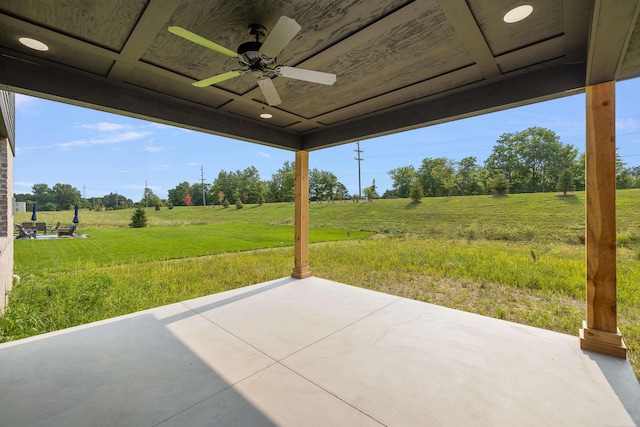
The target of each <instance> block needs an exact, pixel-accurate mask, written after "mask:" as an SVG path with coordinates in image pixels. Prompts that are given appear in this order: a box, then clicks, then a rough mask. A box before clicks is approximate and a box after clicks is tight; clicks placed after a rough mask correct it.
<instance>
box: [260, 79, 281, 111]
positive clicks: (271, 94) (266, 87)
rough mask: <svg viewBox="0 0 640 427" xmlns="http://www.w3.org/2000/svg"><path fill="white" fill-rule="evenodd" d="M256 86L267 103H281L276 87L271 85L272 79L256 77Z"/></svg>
mask: <svg viewBox="0 0 640 427" xmlns="http://www.w3.org/2000/svg"><path fill="white" fill-rule="evenodd" d="M258 86H260V90H261V91H262V94H263V95H264V99H266V100H267V104H269V105H278V104H281V103H282V100H281V99H280V95H278V91H276V87H275V86H274V85H273V81H272V80H271V79H270V78H269V77H260V78H259V79H258Z"/></svg>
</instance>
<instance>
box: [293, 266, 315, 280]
mask: <svg viewBox="0 0 640 427" xmlns="http://www.w3.org/2000/svg"><path fill="white" fill-rule="evenodd" d="M291 277H293V278H295V279H306V278H307V277H311V268H310V267H308V266H307V267H293V271H292V272H291Z"/></svg>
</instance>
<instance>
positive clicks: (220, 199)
mask: <svg viewBox="0 0 640 427" xmlns="http://www.w3.org/2000/svg"><path fill="white" fill-rule="evenodd" d="M223 201H224V191H222V190H220V191H218V203H220V204H222V202H223Z"/></svg>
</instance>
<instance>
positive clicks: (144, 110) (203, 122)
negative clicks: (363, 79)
mask: <svg viewBox="0 0 640 427" xmlns="http://www.w3.org/2000/svg"><path fill="white" fill-rule="evenodd" d="M0 76H1V77H0V90H7V91H11V92H15V93H22V94H25V95H31V96H37V97H41V98H45V99H50V100H52V101H58V102H66V103H69V104H73V105H78V106H81V107H87V108H93V109H96V110H101V111H107V112H109V113H115V114H121V115H125V116H129V117H135V118H139V119H142V120H149V121H153V122H157V123H164V124H168V125H171V126H178V127H182V128H185V129H192V130H197V131H199V132H205V133H210V134H214V135H220V136H225V137H228V138H234V139H240V140H244V141H248V142H256V143H259V144H264V145H269V146H272V147H276V148H284V149H289V150H297V149H300V148H301V142H300V139H301V138H300V137H299V136H297V135H295V134H294V133H292V132H288V131H283V130H281V129H278V128H276V127H274V126H271V125H268V124H265V123H262V122H261V121H259V119H256V120H251V119H247V118H239V117H237V116H233V115H231V114H229V113H225V112H224V111H220V110H218V109H215V108H212V107H208V106H205V105H202V104H198V103H195V102H192V101H189V100H186V99H178V98H175V97H172V96H170V95H166V94H162V93H159V92H154V91H151V90H148V89H144V88H141V87H137V86H132V85H128V84H126V83H121V82H118V81H116V80H112V79H106V78H104V77H100V76H96V75H94V74H91V73H87V72H83V71H80V70H75V69H72V68H70V67H65V66H63V65H60V64H53V63H50V62H47V61H44V60H41V61H40V62H39V63H34V62H32V61H30V60H25V59H22V56H21V54H20V53H18V52H13V51H8V50H3V49H0Z"/></svg>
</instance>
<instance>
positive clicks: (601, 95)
mask: <svg viewBox="0 0 640 427" xmlns="http://www.w3.org/2000/svg"><path fill="white" fill-rule="evenodd" d="M586 95H587V105H586V108H587V141H586V171H585V177H586V264H587V269H586V270H587V271H586V273H587V319H586V321H584V322H583V325H582V326H583V327H582V329H580V348H582V349H583V350H592V351H596V352H599V353H604V354H608V355H610V356H615V357H619V358H622V359H624V358H626V354H627V349H626V347H625V345H624V341H623V340H622V335H621V334H620V330H619V329H618V327H617V315H616V300H617V297H616V140H615V136H616V134H615V117H616V115H615V82H605V83H600V84H597V85H593V86H588V87H587V88H586Z"/></svg>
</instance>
